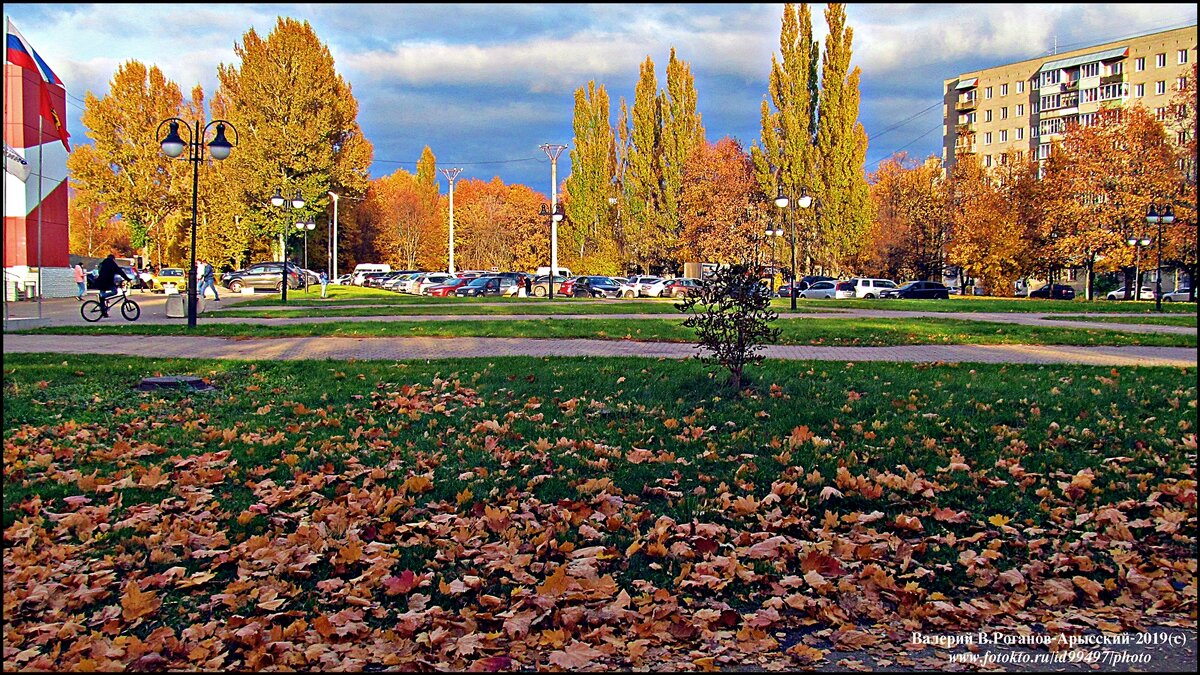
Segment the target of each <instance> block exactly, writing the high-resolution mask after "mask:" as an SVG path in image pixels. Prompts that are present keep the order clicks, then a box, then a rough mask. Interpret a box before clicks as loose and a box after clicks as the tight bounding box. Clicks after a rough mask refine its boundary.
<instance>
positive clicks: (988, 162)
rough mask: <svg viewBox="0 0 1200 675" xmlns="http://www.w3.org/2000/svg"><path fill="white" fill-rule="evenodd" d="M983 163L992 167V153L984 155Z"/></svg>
mask: <svg viewBox="0 0 1200 675" xmlns="http://www.w3.org/2000/svg"><path fill="white" fill-rule="evenodd" d="M983 165H984V166H985V167H987V168H989V169H990V168H992V156H991V155H984V156H983Z"/></svg>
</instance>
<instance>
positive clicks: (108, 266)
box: [96, 253, 133, 316]
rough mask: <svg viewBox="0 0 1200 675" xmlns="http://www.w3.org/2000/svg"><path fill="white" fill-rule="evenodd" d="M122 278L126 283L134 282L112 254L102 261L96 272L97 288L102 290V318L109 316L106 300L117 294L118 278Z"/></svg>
mask: <svg viewBox="0 0 1200 675" xmlns="http://www.w3.org/2000/svg"><path fill="white" fill-rule="evenodd" d="M118 276H120V277H121V278H122V279H124V280H125V281H126V282H132V281H133V280H132V279H130V278H129V275H127V274H125V270H123V269H121V266H120V265H118V264H117V258H116V256H115V255H113V254H112V253H109V254H108V257H107V258H105V259H104V260H101V261H100V267H99V268H98V269H97V270H96V288H98V289H100V300H101V302H100V309H101V316H108V308H107V307H105V305H104V299H105V298H109V297H112V296H114V295H116V294H117V277H118Z"/></svg>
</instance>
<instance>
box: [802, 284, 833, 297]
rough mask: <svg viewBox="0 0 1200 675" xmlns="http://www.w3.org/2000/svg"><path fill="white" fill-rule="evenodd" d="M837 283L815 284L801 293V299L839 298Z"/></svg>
mask: <svg viewBox="0 0 1200 675" xmlns="http://www.w3.org/2000/svg"><path fill="white" fill-rule="evenodd" d="M837 283H838V282H836V281H818V282H815V283H814V284H813V285H811V286H809V287H808V288H806V289H804V290H802V291H800V297H802V298H816V299H818V300H832V299H834V298H836V297H837Z"/></svg>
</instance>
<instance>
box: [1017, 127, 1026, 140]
mask: <svg viewBox="0 0 1200 675" xmlns="http://www.w3.org/2000/svg"><path fill="white" fill-rule="evenodd" d="M1017 140H1018V141H1023V140H1025V128H1024V127H1017Z"/></svg>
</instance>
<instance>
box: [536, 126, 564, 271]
mask: <svg viewBox="0 0 1200 675" xmlns="http://www.w3.org/2000/svg"><path fill="white" fill-rule="evenodd" d="M540 147H541V148H542V151H543V152H545V153H546V156H547V157H549V158H550V212H551V213H555V212H556V211H557V210H558V156H559V155H561V154H562V151H563V150H566V149H567V146H565V145H552V144H550V143H542V145H541V146H540ZM556 274H558V222H557V221H553V220H552V221H551V222H550V279H551V280H553V279H554V275H556Z"/></svg>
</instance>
